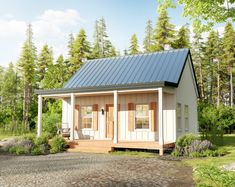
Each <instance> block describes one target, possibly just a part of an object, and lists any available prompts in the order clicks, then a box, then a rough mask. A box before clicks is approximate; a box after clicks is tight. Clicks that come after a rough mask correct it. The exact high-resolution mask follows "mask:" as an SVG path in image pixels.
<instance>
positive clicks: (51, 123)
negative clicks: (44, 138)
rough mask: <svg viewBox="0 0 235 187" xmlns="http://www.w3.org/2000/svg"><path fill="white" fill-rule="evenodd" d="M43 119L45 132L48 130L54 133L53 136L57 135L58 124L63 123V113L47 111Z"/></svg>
mask: <svg viewBox="0 0 235 187" xmlns="http://www.w3.org/2000/svg"><path fill="white" fill-rule="evenodd" d="M42 121H43V127H42V128H43V132H48V133H50V134H52V136H55V135H56V133H57V130H58V128H60V127H59V126H58V124H60V123H61V115H60V114H56V113H51V114H50V113H45V114H43V116H42Z"/></svg>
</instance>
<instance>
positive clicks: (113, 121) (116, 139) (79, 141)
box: [38, 88, 175, 154]
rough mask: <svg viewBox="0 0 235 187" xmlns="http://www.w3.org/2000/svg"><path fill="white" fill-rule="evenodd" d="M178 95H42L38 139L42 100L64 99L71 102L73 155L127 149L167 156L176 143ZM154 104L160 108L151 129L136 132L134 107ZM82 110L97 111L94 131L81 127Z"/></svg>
mask: <svg viewBox="0 0 235 187" xmlns="http://www.w3.org/2000/svg"><path fill="white" fill-rule="evenodd" d="M174 93H175V92H174V89H170V88H164V89H163V88H155V89H136V90H114V91H105V92H87V93H84V92H83V93H77V92H76V93H64V94H48V95H39V96H38V136H40V134H41V131H42V98H43V97H47V98H54V99H62V100H63V101H64V100H66V102H67V108H66V111H67V114H66V115H63V116H67V119H68V121H67V123H66V124H67V127H69V128H70V140H71V141H70V143H69V144H70V145H71V147H72V148H71V149H70V150H69V151H71V152H76V151H83V152H109V151H112V150H113V149H115V148H124V149H149V150H159V153H160V154H163V151H164V149H165V148H166V147H167V146H168V145H169V144H172V142H174V140H175V133H174V132H175V126H174V104H173V103H174V99H175V95H174ZM149 94H150V95H149ZM128 95H132V96H131V97H128ZM148 95H149V96H148ZM169 95H170V96H169ZM169 98H170V99H169ZM150 101H151V103H153V102H155V103H156V104H157V107H155V109H154V110H155V111H154V110H153V109H150V111H149V127H148V129H143V130H142V129H136V128H135V126H134V123H135V122H134V121H135V116H134V115H135V113H134V108H133V104H134V103H150ZM130 104H132V105H130ZM80 106H92V107H93V112H92V125H91V126H92V128H90V129H87V128H81V126H80V122H79V120H80V118H79V117H80V114H79V113H80ZM94 106H95V107H94ZM98 106H99V107H98ZM130 106H132V107H130ZM155 106H156V105H155ZM77 107H78V108H77ZM109 107H110V108H109ZM169 107H170V108H169ZM168 115H169V116H170V117H169V116H168ZM127 116H128V117H127ZM166 118H169V119H168V120H164V119H166ZM62 121H63V120H62ZM130 124H133V125H132V126H131V125H130ZM169 125H170V126H169ZM164 126H165V127H164ZM164 128H165V129H164ZM83 138H84V139H83ZM169 139H170V141H169Z"/></svg>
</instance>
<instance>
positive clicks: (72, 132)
mask: <svg viewBox="0 0 235 187" xmlns="http://www.w3.org/2000/svg"><path fill="white" fill-rule="evenodd" d="M70 98H71V100H70V113H71V115H70V125H69V127H70V140H74V107H75V95H74V93H71V94H70Z"/></svg>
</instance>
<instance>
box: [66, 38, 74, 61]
mask: <svg viewBox="0 0 235 187" xmlns="http://www.w3.org/2000/svg"><path fill="white" fill-rule="evenodd" d="M73 45H74V36H73V34H72V33H70V34H69V41H68V46H67V47H68V55H69V59H71V58H72V57H73Z"/></svg>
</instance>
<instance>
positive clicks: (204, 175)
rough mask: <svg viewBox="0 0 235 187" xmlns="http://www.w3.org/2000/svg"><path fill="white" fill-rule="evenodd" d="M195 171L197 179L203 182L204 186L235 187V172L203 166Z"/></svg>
mask: <svg viewBox="0 0 235 187" xmlns="http://www.w3.org/2000/svg"><path fill="white" fill-rule="evenodd" d="M195 171H196V178H198V180H201V181H202V182H203V183H204V184H203V185H204V186H212V187H217V186H223V187H231V186H235V180H234V178H235V174H234V173H233V172H230V171H225V170H221V169H219V168H218V167H215V166H201V167H198V168H196V170H195ZM205 181H206V183H205Z"/></svg>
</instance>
